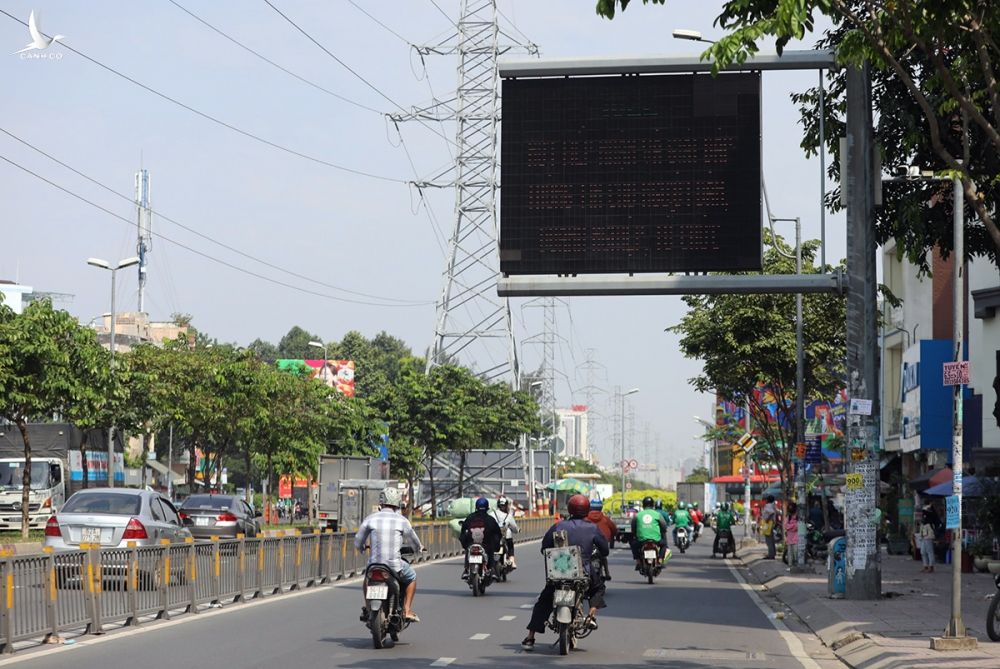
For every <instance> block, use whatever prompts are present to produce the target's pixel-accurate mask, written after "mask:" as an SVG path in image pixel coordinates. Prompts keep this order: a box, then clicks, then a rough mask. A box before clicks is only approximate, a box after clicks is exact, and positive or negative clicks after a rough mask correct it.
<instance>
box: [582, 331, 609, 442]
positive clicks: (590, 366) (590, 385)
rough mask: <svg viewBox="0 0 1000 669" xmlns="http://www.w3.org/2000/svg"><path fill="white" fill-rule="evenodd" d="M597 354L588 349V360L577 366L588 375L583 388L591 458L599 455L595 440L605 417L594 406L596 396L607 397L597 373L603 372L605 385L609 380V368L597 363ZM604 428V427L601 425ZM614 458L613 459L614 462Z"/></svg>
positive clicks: (593, 350)
mask: <svg viewBox="0 0 1000 669" xmlns="http://www.w3.org/2000/svg"><path fill="white" fill-rule="evenodd" d="M596 353H597V351H596V349H592V348H588V349H587V350H586V355H587V359H586V360H585V361H584V362H583V363H582V364H580V365H579V366H577V370H581V369H582V370H584V371H585V372H586V373H587V385H586V386H584V387H583V391H584V395H585V397H586V398H587V399H586V402H587V451H588V452H589V453H591V457H594V454H596V453H597V450H596V444H595V440H596V437H597V428H598V424H599V423H601V421H602V420H603V418H604V415H603V414H602V413H601V412H600V411H598V410H597V408H596V407H595V406H594V399H595V395H597V394H598V393H600V394H602V395H607V390H605V387H604V386H599V385H597V372H598V370H600V371H601V372H603V374H602V376H603V377H604V381H605V385H606V382H607V380H608V374H607V371H608V368H607V367H605V366H604V365H602V364H601V363H599V362H597V361H596V360H595V359H594V355H595V354H596ZM601 426H602V427H603V425H601ZM613 459H614V458H612V460H613Z"/></svg>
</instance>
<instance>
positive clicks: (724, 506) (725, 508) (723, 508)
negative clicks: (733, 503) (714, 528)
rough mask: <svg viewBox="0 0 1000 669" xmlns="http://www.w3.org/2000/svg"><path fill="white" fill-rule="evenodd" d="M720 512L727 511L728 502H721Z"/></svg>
mask: <svg viewBox="0 0 1000 669" xmlns="http://www.w3.org/2000/svg"><path fill="white" fill-rule="evenodd" d="M722 510H723V511H729V502H723V503H722Z"/></svg>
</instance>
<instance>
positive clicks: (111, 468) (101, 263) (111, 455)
mask: <svg viewBox="0 0 1000 669" xmlns="http://www.w3.org/2000/svg"><path fill="white" fill-rule="evenodd" d="M87 264H88V265H93V266H94V267H99V268H101V269H106V270H108V271H109V272H111V345H110V349H111V361H110V363H109V364H110V369H111V380H112V381H114V375H115V319H116V314H115V273H116V272H117V271H118V270H120V269H125V268H126V267H132V266H133V265H138V264H139V258H138V257H135V256H133V257H131V258H125V259H124V260H119V261H118V264H117V265H116V266H115V267H112V266H111V263H109V262H108V261H107V260H101V259H100V258H87ZM111 392H113V390H112V391H111ZM109 406H111V405H110V403H109ZM110 423H111V424H110V425H109V426H108V487H109V488H114V487H115V473H114V472H115V421H114V416H112V417H111V420H110Z"/></svg>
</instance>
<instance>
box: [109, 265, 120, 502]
mask: <svg viewBox="0 0 1000 669" xmlns="http://www.w3.org/2000/svg"><path fill="white" fill-rule="evenodd" d="M117 273H118V269H117V268H114V267H112V268H111V346H110V348H111V362H110V365H111V389H110V392H111V394H112V397H109V398H108V399H109V400H110V401H109V405H110V406H112V407H113V405H114V397H113V395H114V392H115V388H114V386H115V383H114V382H115V274H117ZM110 423H111V424H110V425H109V426H108V487H109V488H114V487H115V417H114V413H113V412H112V413H111V419H110Z"/></svg>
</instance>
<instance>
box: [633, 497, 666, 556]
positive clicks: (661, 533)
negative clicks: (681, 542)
mask: <svg viewBox="0 0 1000 669" xmlns="http://www.w3.org/2000/svg"><path fill="white" fill-rule="evenodd" d="M654 504H655V502H654V501H653V498H652V497H648V496H647V497H643V499H642V511H640V512H639V515H637V516H636V517H635V518H633V519H632V541H631V548H632V557H633V558H634V559H635V569H636V571H638V570H639V568H640V567H641V566H642V558H641V556H640V554H639V553H640V552H641V550H642V544H643V542H646V541H655V542H656V543H657V545H658V546H659V550H658V555H659V559H660V562H662V561H663V556H664V555H666V552H667V521H665V520H663V516H661V515H660V512H659V511H657V510H656V509H655V508H654Z"/></svg>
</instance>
